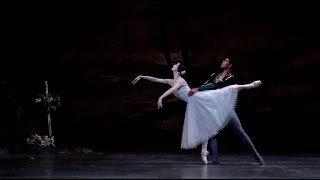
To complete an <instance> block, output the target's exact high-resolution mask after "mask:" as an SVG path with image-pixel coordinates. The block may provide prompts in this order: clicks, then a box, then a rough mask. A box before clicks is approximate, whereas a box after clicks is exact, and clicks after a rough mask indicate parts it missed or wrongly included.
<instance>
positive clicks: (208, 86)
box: [188, 76, 235, 96]
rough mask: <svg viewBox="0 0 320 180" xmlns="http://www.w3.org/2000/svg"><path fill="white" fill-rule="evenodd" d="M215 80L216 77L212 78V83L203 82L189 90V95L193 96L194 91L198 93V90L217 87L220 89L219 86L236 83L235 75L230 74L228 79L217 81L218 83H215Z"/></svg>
mask: <svg viewBox="0 0 320 180" xmlns="http://www.w3.org/2000/svg"><path fill="white" fill-rule="evenodd" d="M213 81H214V79H211V82H210V83H207V84H203V85H201V86H200V87H197V88H193V89H191V90H190V91H189V93H188V95H189V96H192V95H193V94H194V93H196V92H198V91H206V90H215V89H219V88H223V87H225V86H229V85H232V84H235V79H234V76H230V77H228V78H227V79H226V80H224V81H220V82H217V83H214V82H213ZM207 82H208V81H207Z"/></svg>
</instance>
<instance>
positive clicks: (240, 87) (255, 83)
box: [230, 80, 262, 91]
mask: <svg viewBox="0 0 320 180" xmlns="http://www.w3.org/2000/svg"><path fill="white" fill-rule="evenodd" d="M261 84H262V82H261V81H260V80H257V81H253V82H252V83H250V84H244V85H239V84H235V85H231V86H230V87H231V88H235V89H237V90H239V91H240V90H243V89H253V88H257V87H259V86H260V85H261Z"/></svg>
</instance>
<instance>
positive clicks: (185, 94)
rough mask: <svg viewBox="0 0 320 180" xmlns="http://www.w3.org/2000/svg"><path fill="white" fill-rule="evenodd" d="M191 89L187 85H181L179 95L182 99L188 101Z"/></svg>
mask: <svg viewBox="0 0 320 180" xmlns="http://www.w3.org/2000/svg"><path fill="white" fill-rule="evenodd" d="M189 91H190V87H189V86H187V85H185V86H181V87H180V88H179V90H178V95H179V97H180V99H181V100H183V101H185V102H188V92H189Z"/></svg>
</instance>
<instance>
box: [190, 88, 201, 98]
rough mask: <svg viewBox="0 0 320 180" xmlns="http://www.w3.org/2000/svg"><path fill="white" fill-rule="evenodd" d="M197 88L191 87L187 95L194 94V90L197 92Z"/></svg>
mask: <svg viewBox="0 0 320 180" xmlns="http://www.w3.org/2000/svg"><path fill="white" fill-rule="evenodd" d="M198 91H199V89H198V88H192V89H191V90H190V91H189V92H188V96H192V95H194V94H195V93H196V92H198Z"/></svg>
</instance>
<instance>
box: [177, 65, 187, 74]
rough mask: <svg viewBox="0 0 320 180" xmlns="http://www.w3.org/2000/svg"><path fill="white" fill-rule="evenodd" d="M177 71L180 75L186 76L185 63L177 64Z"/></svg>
mask: <svg viewBox="0 0 320 180" xmlns="http://www.w3.org/2000/svg"><path fill="white" fill-rule="evenodd" d="M178 72H179V73H180V75H181V77H184V76H186V74H187V67H186V66H185V65H183V64H181V63H180V64H179V66H178Z"/></svg>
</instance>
